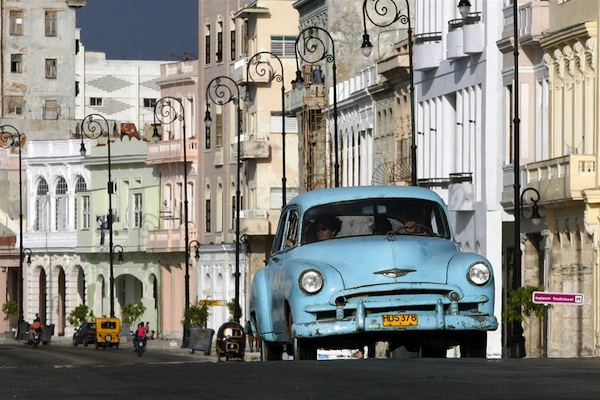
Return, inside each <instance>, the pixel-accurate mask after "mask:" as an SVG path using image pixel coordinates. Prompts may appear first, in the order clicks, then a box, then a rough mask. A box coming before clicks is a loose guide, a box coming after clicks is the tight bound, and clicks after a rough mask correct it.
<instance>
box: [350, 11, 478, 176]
mask: <svg viewBox="0 0 600 400" xmlns="http://www.w3.org/2000/svg"><path fill="white" fill-rule="evenodd" d="M380 2H381V3H380ZM462 2H463V1H461V3H462ZM467 2H468V1H467ZM369 3H371V4H372V6H371V7H369ZM389 3H391V4H393V5H394V7H389V5H390V4H389ZM404 3H405V7H406V13H402V11H401V10H400V7H399V6H398V5H397V4H396V2H395V0H389V1H387V2H385V3H384V2H383V0H364V1H363V25H364V34H363V43H362V45H361V48H362V51H363V54H364V55H365V56H366V57H368V56H370V55H371V51H372V50H373V45H372V44H371V41H370V38H369V34H368V33H367V19H368V20H369V21H371V23H372V24H373V25H375V26H378V27H380V28H387V27H388V26H390V25H392V24H393V23H395V22H396V21H400V23H401V24H403V25H406V26H407V30H406V33H407V35H408V65H409V93H410V134H411V146H410V148H411V168H412V171H411V184H412V186H417V142H416V140H417V139H416V134H415V133H416V132H415V90H414V89H415V87H414V69H413V38H412V25H411V23H410V6H409V4H408V0H405V1H404ZM370 9H373V11H374V12H375V14H376V16H377V18H375V19H373V18H372V17H371V14H369V10H370Z"/></svg>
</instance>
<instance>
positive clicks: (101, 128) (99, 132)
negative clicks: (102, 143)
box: [79, 114, 123, 318]
mask: <svg viewBox="0 0 600 400" xmlns="http://www.w3.org/2000/svg"><path fill="white" fill-rule="evenodd" d="M84 136H85V137H87V138H89V139H97V138H99V137H101V136H106V150H107V159H108V184H107V192H108V216H107V223H108V250H109V265H110V317H111V318H114V317H115V276H114V265H113V252H114V248H115V246H114V244H113V219H114V217H113V210H112V195H113V194H114V192H115V187H114V183H113V181H112V164H111V156H110V144H111V140H110V126H109V123H108V121H107V120H106V118H104V117H103V116H102V115H100V114H89V115H87V116H86V117H85V118H84V119H83V120H82V121H81V147H80V150H79V153H80V154H81V156H82V157H85V155H86V152H87V150H86V148H85V143H84V142H83V138H84ZM119 247H121V246H119ZM122 252H123V248H122V247H121V255H120V260H122Z"/></svg>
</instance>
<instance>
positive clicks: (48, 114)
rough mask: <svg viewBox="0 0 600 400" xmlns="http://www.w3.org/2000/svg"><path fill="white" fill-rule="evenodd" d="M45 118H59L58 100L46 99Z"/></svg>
mask: <svg viewBox="0 0 600 400" xmlns="http://www.w3.org/2000/svg"><path fill="white" fill-rule="evenodd" d="M44 119H48V120H54V119H58V101H57V100H46V101H45V102H44Z"/></svg>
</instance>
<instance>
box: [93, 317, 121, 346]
mask: <svg viewBox="0 0 600 400" xmlns="http://www.w3.org/2000/svg"><path fill="white" fill-rule="evenodd" d="M120 334H121V320H120V319H119V318H96V348H97V349H98V348H100V347H102V348H107V347H115V348H117V349H118V348H119V338H120Z"/></svg>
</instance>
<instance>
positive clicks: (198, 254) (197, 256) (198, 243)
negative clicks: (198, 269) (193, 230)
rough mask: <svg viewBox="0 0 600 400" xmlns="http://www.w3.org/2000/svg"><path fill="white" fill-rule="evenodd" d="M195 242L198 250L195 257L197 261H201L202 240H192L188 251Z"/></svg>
mask: <svg viewBox="0 0 600 400" xmlns="http://www.w3.org/2000/svg"><path fill="white" fill-rule="evenodd" d="M193 244H195V245H196V251H195V253H194V258H195V259H196V262H198V261H200V242H199V241H197V240H195V239H194V240H192V241H191V242H190V243H189V244H188V252H189V251H190V249H191V248H192V245H193Z"/></svg>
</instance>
